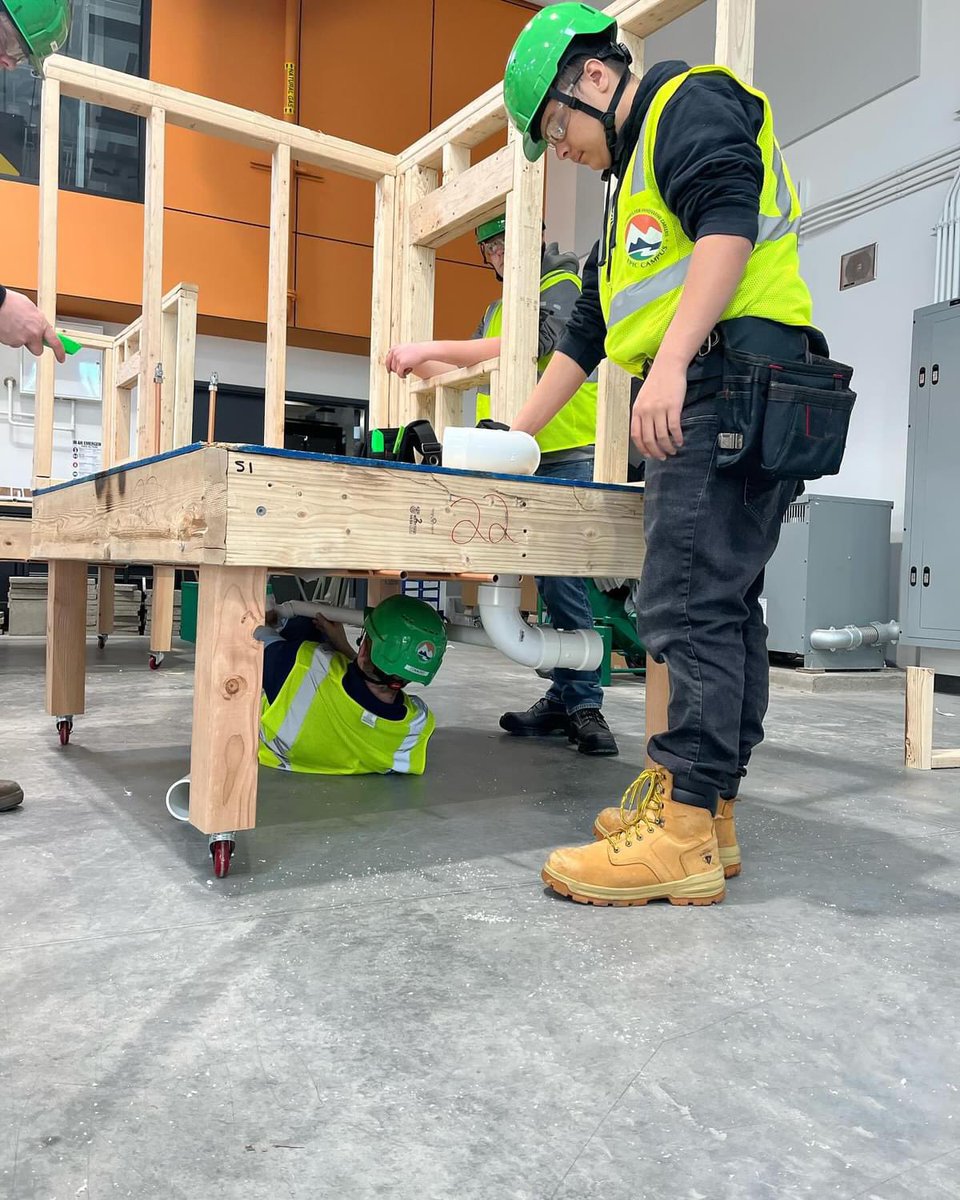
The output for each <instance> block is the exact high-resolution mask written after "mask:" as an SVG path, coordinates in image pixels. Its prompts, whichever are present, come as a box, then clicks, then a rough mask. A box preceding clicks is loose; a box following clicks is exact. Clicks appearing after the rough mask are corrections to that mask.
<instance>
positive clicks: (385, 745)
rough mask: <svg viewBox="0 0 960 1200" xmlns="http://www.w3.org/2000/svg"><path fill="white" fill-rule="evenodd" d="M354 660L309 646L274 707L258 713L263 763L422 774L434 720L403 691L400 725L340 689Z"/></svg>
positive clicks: (324, 770) (333, 771)
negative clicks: (365, 706) (350, 662)
mask: <svg viewBox="0 0 960 1200" xmlns="http://www.w3.org/2000/svg"><path fill="white" fill-rule="evenodd" d="M348 666H349V660H348V659H347V658H346V656H345V655H343V654H332V653H331V652H330V651H329V650H327V649H324V648H323V647H322V646H320V645H318V644H317V643H316V642H304V643H303V645H301V646H300V648H299V649H298V650H297V661H296V664H295V665H294V667H293V669H292V670H291V672H290V674H289V675H288V676H287V678H286V679H285V680H284V683H283V687H282V688H281V689H280V691H279V693H278V694H277V698H276V699H275V700H274V702H273V703H272V704H269V703H267V699H266V697H264V701H263V708H262V711H261V714H260V751H259V758H260V762H261V763H263V765H264V766H267V767H280V768H281V769H283V770H285V771H303V772H306V773H308V774H313V775H386V774H387V773H388V772H390V771H397V772H399V773H401V774H404V775H422V774H423V770H424V767H425V766H426V764H427V742H428V741H429V740H430V735H431V734H432V733H433V730H434V728H435V725H436V722H435V720H434V717H433V713H431V711H430V709H429V708H427V706H426V705H425V704H424V702H423V701H422V700H421V699H420V697H419V696H408V695H407V694H406V693H404V695H403V696H402V697H401V699H400V700H399V701H398V702H397V703H398V704H401V703H402V704H403V706H404V715H403V716H402V717H401V719H400V720H399V721H386V720H384V719H383V717H378V716H377V715H376V714H375V713H372V712H369V711H368V710H367V709H365V708H364V707H363V706H362V705H361V704H358V703H357V702H356V700H354V699H353V698H352V697H350V696H348V695H347V693H346V692H345V691H344V690H343V676H344V674H345V673H346V670H347V667H348Z"/></svg>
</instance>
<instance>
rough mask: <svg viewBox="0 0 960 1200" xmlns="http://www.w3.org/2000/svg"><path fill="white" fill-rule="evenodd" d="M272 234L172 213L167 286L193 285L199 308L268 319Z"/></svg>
mask: <svg viewBox="0 0 960 1200" xmlns="http://www.w3.org/2000/svg"><path fill="white" fill-rule="evenodd" d="M268 254H269V233H268V231H267V230H266V229H260V228H259V227H257V226H254V225H238V224H236V223H235V222H233V221H219V220H216V219H215V218H212V217H198V216H195V215H194V214H193V213H181V212H168V213H167V220H166V226H165V229H164V247H163V286H164V290H167V289H169V288H171V287H173V286H174V285H175V284H177V283H180V282H184V283H195V284H197V285H198V286H199V288H200V312H201V313H203V314H205V315H206V314H211V315H214V316H218V317H228V318H232V319H234V320H238V321H265V320H266V317H267V259H268Z"/></svg>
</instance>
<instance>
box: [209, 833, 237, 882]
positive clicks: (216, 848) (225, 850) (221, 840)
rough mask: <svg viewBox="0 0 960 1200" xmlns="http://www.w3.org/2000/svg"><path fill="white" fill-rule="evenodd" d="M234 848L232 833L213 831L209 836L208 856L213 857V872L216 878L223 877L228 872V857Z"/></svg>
mask: <svg viewBox="0 0 960 1200" xmlns="http://www.w3.org/2000/svg"><path fill="white" fill-rule="evenodd" d="M235 848H236V842H235V841H234V840H233V834H232V833H214V834H212V835H211V838H210V857H211V858H212V859H213V873H214V875H216V877H217V878H218V879H224V878H225V877H226V876H227V875H228V874H229V873H230V859H231V857H232V856H233V851H234V849H235Z"/></svg>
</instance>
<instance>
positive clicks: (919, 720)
mask: <svg viewBox="0 0 960 1200" xmlns="http://www.w3.org/2000/svg"><path fill="white" fill-rule="evenodd" d="M933 685H934V671H933V669H932V668H931V667H907V686H906V690H905V693H904V722H903V725H904V729H903V765H904V766H905V767H913V768H915V769H916V770H920V771H929V770H930V769H931V767H932V766H933V709H934V703H933Z"/></svg>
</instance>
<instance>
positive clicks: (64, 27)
mask: <svg viewBox="0 0 960 1200" xmlns="http://www.w3.org/2000/svg"><path fill="white" fill-rule="evenodd" d="M4 13H6V15H7V16H8V17H9V18H10V20H11V21H12V22H13V24H14V26H15V27H16V30H17V33H19V35H20V40H21V41H22V42H23V48H24V50H26V52H27V55H28V56H29V58H30V61H31V62H32V64H33V66H34V68H35V70H37V71H39V70H40V68H41V66H42V64H43V60H44V59H45V58H46V57H47V55H48V54H55V53H56V51H57V50H62V49H63V47H64V46H65V45H66V42H67V34H68V33H69V32H70V0H0V16H2V15H3V14H4Z"/></svg>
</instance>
